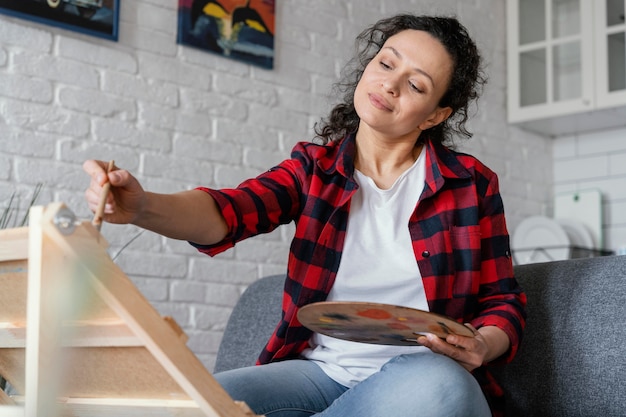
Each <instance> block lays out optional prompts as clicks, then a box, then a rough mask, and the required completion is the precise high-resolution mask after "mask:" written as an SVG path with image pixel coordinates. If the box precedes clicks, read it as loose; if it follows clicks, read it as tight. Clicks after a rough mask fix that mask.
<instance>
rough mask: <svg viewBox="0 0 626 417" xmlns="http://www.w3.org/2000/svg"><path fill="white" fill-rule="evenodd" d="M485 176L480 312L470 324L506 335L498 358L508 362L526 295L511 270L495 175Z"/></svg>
mask: <svg viewBox="0 0 626 417" xmlns="http://www.w3.org/2000/svg"><path fill="white" fill-rule="evenodd" d="M484 179H485V182H484V183H485V184H486V186H485V187H484V189H483V190H482V191H480V193H481V194H483V193H484V194H483V196H482V199H481V200H482V202H481V207H480V208H479V209H480V210H481V212H482V213H483V214H482V216H481V220H480V230H481V257H482V261H481V279H480V288H479V300H478V305H479V311H478V314H477V316H476V317H475V318H474V320H472V321H471V323H472V325H473V326H475V327H476V328H479V327H483V326H496V327H498V328H500V329H502V330H503V331H504V332H505V333H506V334H507V335H508V337H509V340H510V342H511V345H510V348H509V351H508V352H506V353H505V354H504V355H503V356H501V357H500V358H498V360H497V361H498V362H502V361H504V362H509V361H510V360H512V359H513V357H514V356H515V354H516V353H517V350H518V348H519V345H520V343H521V340H522V332H523V329H524V327H525V323H526V310H525V308H526V295H525V293H524V292H523V290H522V288H521V287H520V286H519V284H518V283H517V280H516V279H515V277H514V273H513V263H512V257H511V249H510V243H509V234H508V231H507V227H506V221H505V217H504V207H503V202H502V198H501V196H500V193H499V185H498V178H497V176H496V175H495V174H494V173H487V174H486V175H485V177H484Z"/></svg>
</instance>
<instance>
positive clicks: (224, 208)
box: [189, 159, 301, 256]
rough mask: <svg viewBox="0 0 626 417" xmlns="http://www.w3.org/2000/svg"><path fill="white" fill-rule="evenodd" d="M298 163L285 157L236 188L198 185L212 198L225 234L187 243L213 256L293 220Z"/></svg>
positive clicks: (296, 202)
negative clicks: (219, 238)
mask: <svg viewBox="0 0 626 417" xmlns="http://www.w3.org/2000/svg"><path fill="white" fill-rule="evenodd" d="M299 165H300V164H299V162H298V160H296V159H288V160H285V161H283V162H282V163H280V164H279V165H277V166H275V167H273V168H270V169H269V170H267V171H265V172H264V173H262V174H260V175H259V176H257V177H256V178H252V179H249V180H246V181H244V182H243V183H241V184H240V185H239V186H237V187H236V188H231V189H219V190H218V189H210V188H205V187H198V188H197V189H199V190H202V191H204V192H206V193H208V194H210V195H211V196H212V197H213V198H214V199H215V202H216V203H217V205H218V206H219V208H220V210H221V212H222V215H223V216H224V219H225V220H226V224H227V226H228V233H227V235H226V237H225V238H224V239H223V240H222V241H221V242H218V243H216V244H212V245H199V244H195V243H193V242H189V243H191V245H193V246H194V247H196V248H197V249H198V250H199V251H200V252H202V253H205V254H207V255H210V256H214V255H217V254H218V253H221V252H223V251H225V250H227V249H229V248H231V247H233V246H235V244H236V243H237V242H239V241H241V240H244V239H246V238H249V237H252V236H256V235H258V234H262V233H269V232H271V231H273V230H274V229H276V228H277V227H278V226H280V225H281V224H287V223H290V222H291V221H293V220H294V218H295V217H296V215H297V213H298V212H299V204H300V200H299V198H300V197H299V196H300V194H301V192H300V183H299V181H298V176H297V175H296V170H297V169H298V166H299Z"/></svg>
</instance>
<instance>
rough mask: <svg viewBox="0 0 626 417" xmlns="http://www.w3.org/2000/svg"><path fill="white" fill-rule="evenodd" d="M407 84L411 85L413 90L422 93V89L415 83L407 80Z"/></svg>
mask: <svg viewBox="0 0 626 417" xmlns="http://www.w3.org/2000/svg"><path fill="white" fill-rule="evenodd" d="M409 85H410V86H411V89H412V90H414V91H417V92H418V93H422V92H423V91H422V90H421V89H420V88H419V87H418V86H417V84H415V83H412V82H409Z"/></svg>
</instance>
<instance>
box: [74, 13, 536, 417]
mask: <svg viewBox="0 0 626 417" xmlns="http://www.w3.org/2000/svg"><path fill="white" fill-rule="evenodd" d="M358 41H359V42H360V43H361V46H362V48H361V50H360V52H359V55H358V56H357V57H356V59H355V61H354V62H355V63H356V69H355V70H354V71H353V72H352V73H351V74H349V75H348V78H347V79H346V80H345V82H344V83H343V84H340V86H341V87H343V92H344V100H343V102H342V103H341V104H339V105H337V106H336V107H335V108H334V109H333V110H332V112H331V113H330V116H329V117H328V118H327V119H326V120H324V121H323V122H322V123H321V125H320V126H317V128H316V133H317V134H318V138H317V139H321V142H322V143H321V144H320V143H299V144H297V145H296V146H295V147H294V149H293V151H292V156H291V159H288V160H286V161H284V162H282V163H281V164H279V165H278V166H276V167H274V168H272V169H270V170H268V171H267V172H265V173H263V174H261V175H260V176H258V177H257V178H254V179H251V180H248V181H245V182H244V183H242V184H241V185H240V186H239V187H237V188H236V189H228V190H211V189H207V188H199V189H196V190H192V191H187V192H182V193H178V194H173V195H162V194H153V193H148V192H144V190H143V189H142V188H141V186H140V185H139V183H138V182H137V180H136V179H135V178H134V177H132V176H131V175H130V174H129V173H128V172H126V171H124V170H115V171H113V172H111V173H109V174H108V179H109V181H110V182H111V184H112V195H111V196H110V198H109V200H108V203H107V206H106V214H105V217H104V220H106V221H109V222H114V223H133V224H136V225H138V226H141V227H144V228H146V229H149V230H152V231H155V232H157V233H160V234H163V235H166V236H169V237H171V238H176V239H186V240H189V241H191V242H194V243H193V245H195V246H196V247H197V248H198V249H199V250H200V251H202V252H204V253H207V254H209V255H215V254H217V253H219V252H221V251H223V250H226V249H228V248H230V247H232V246H233V245H234V244H235V243H236V242H238V241H240V240H242V239H245V238H247V237H250V236H253V235H256V234H259V233H265V232H269V231H271V230H273V229H274V228H276V227H277V226H279V225H280V224H286V223H289V222H291V221H294V222H295V224H296V231H295V236H294V239H293V241H292V245H291V249H290V254H289V259H288V268H287V279H286V283H285V295H284V301H283V316H282V320H281V322H280V323H279V324H278V326H277V327H276V330H275V332H274V334H273V335H272V337H271V338H270V340H269V341H268V343H267V345H266V347H265V349H264V350H263V352H261V355H260V357H259V365H260V366H255V367H250V368H245V369H239V370H234V371H228V372H224V373H221V374H217V375H216V376H215V377H216V379H217V380H218V381H219V382H220V383H221V384H222V385H223V386H224V387H225V389H226V390H227V391H228V392H229V393H230V395H231V396H232V397H233V398H234V399H236V400H242V401H245V402H246V403H247V404H248V405H249V406H250V407H251V408H252V409H253V410H254V411H255V412H256V413H258V414H265V415H268V416H281V417H287V416H310V415H319V416H326V417H330V416H352V415H354V416H360V417H364V416H385V417H387V416H421V415H424V416H452V415H462V416H488V415H491V414H492V413H493V414H494V415H498V414H500V413H501V411H502V392H501V389H500V388H499V386H498V384H497V383H496V382H495V381H494V380H493V378H492V377H491V376H490V374H489V373H488V371H487V370H486V368H487V366H488V364H489V363H491V362H493V361H508V360H511V359H512V358H513V356H514V355H515V353H516V351H517V348H518V346H519V343H520V339H521V336H522V330H523V327H524V324H525V312H524V308H525V302H526V300H525V295H524V294H523V292H522V290H521V289H520V288H519V286H518V285H517V282H516V281H515V278H514V277H513V269H512V262H511V255H510V249H509V238H508V232H507V229H506V223H505V218H504V211H503V204H502V200H501V198H500V194H499V191H498V181H497V177H496V175H495V174H494V173H493V172H492V171H491V170H489V169H488V168H487V167H485V166H484V165H483V164H481V163H480V162H479V161H477V160H476V159H475V158H473V157H471V156H469V155H465V154H460V153H456V152H453V151H452V150H450V149H448V148H447V147H446V146H444V143H450V141H451V139H452V134H453V133H460V134H461V135H465V136H470V134H469V132H468V131H467V130H466V129H465V122H466V121H467V118H468V106H469V104H470V103H471V102H472V101H473V100H474V99H476V98H477V95H478V94H477V90H478V88H479V87H480V85H481V84H482V82H483V79H482V76H481V71H480V57H479V54H478V51H477V49H476V46H475V44H474V42H473V41H472V40H471V39H470V37H469V36H468V34H467V32H466V30H465V28H464V27H463V26H462V25H461V24H460V23H459V22H458V21H457V20H456V19H454V18H444V17H427V16H412V15H399V16H395V17H391V18H388V19H383V20H381V21H379V22H378V23H376V24H375V25H374V26H372V27H370V28H368V29H367V30H365V31H364V32H363V33H362V34H361V35H359V37H358ZM104 166H105V164H104V163H103V162H101V161H87V162H86V163H85V166H84V168H85V170H86V171H87V172H88V173H89V174H90V175H91V177H92V181H91V186H90V188H89V189H88V190H87V192H86V197H87V200H88V202H89V205H90V207H91V209H92V210H94V209H95V208H96V207H97V202H98V197H99V195H100V191H101V186H102V184H103V183H105V182H106V178H107V177H106V174H105V172H104V169H103V167H104ZM322 300H350V301H375V302H384V303H391V304H397V305H404V306H408V307H414V308H419V309H422V310H428V311H432V312H435V313H439V314H444V315H447V316H449V317H452V318H454V319H455V320H457V321H459V322H463V323H467V324H468V326H470V327H471V328H472V329H473V330H474V331H475V335H474V336H473V337H463V336H458V335H450V336H448V337H447V338H446V339H445V340H444V339H440V338H438V337H436V336H434V335H430V334H428V335H424V336H420V337H419V338H418V340H417V343H416V346H415V347H407V346H402V347H395V346H378V345H369V344H360V343H352V342H348V341H342V340H338V339H333V338H329V337H325V336H322V335H319V334H312V332H311V331H309V330H308V329H306V328H304V327H303V326H302V325H301V324H300V323H299V322H298V320H297V317H296V314H297V312H298V309H299V308H300V307H302V306H303V305H306V304H308V303H312V302H317V301H322Z"/></svg>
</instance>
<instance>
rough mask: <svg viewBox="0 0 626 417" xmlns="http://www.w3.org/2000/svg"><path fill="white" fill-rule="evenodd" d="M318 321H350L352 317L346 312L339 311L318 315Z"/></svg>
mask: <svg viewBox="0 0 626 417" xmlns="http://www.w3.org/2000/svg"><path fill="white" fill-rule="evenodd" d="M319 320H320V321H325V322H327V323H332V322H333V321H334V320H340V321H352V318H350V316H348V315H346V314H341V313H327V314H324V315H323V316H321V317H320V319H319Z"/></svg>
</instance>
